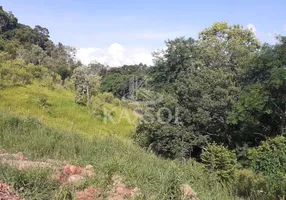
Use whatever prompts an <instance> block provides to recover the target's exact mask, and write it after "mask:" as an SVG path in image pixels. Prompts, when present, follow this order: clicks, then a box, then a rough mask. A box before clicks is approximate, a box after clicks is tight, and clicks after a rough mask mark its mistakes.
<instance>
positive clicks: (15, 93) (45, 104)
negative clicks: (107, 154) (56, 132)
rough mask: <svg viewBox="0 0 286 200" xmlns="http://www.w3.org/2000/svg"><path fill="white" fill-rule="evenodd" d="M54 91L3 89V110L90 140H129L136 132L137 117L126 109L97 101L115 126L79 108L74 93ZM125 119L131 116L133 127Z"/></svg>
mask: <svg viewBox="0 0 286 200" xmlns="http://www.w3.org/2000/svg"><path fill="white" fill-rule="evenodd" d="M54 87H55V88H53V89H52V90H51V89H49V88H47V87H44V86H41V84H40V83H34V84H32V85H27V86H25V87H14V88H7V89H4V90H2V91H1V93H0V94H1V95H0V107H1V108H4V109H7V110H9V111H10V112H12V113H17V114H21V115H27V116H31V117H35V118H39V120H40V121H41V122H43V123H44V124H46V125H48V126H51V127H55V128H58V129H62V130H68V131H74V132H78V133H82V134H85V135H88V136H90V137H97V136H102V135H117V136H121V137H126V136H130V135H131V133H132V132H134V131H135V123H136V119H137V118H138V117H137V115H136V114H135V113H133V111H132V110H130V109H128V108H127V107H124V106H120V105H119V104H117V105H115V104H112V102H111V103H107V102H104V99H98V101H97V103H98V104H100V105H101V106H102V107H104V108H106V113H107V114H109V113H110V112H111V111H113V112H115V113H114V114H113V115H112V118H113V120H114V123H113V121H111V120H109V118H108V116H106V120H105V116H101V115H99V114H98V115H95V114H93V113H92V112H93V111H92V110H91V109H89V108H88V107H85V106H81V105H78V104H76V103H75V100H74V99H75V94H74V93H73V92H71V91H69V90H67V89H64V88H63V87H61V86H54ZM112 100H113V99H112ZM126 116H129V118H130V119H132V120H133V121H134V123H133V124H132V123H129V122H128V118H126ZM119 121H120V123H118V122H119Z"/></svg>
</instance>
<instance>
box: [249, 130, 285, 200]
mask: <svg viewBox="0 0 286 200" xmlns="http://www.w3.org/2000/svg"><path fill="white" fill-rule="evenodd" d="M248 159H249V160H250V167H251V168H252V169H253V170H254V171H255V172H261V173H263V174H264V175H265V176H266V177H267V181H268V184H269V187H270V190H271V192H272V193H273V194H274V195H275V196H276V197H282V196H285V195H286V184H285V183H286V138H285V137H282V136H279V137H276V138H273V139H270V140H268V141H265V142H262V144H261V145H260V146H258V147H257V148H252V149H249V151H248Z"/></svg>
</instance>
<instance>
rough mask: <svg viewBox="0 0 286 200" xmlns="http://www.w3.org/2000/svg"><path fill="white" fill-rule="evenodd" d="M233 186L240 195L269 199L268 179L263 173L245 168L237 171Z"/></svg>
mask: <svg viewBox="0 0 286 200" xmlns="http://www.w3.org/2000/svg"><path fill="white" fill-rule="evenodd" d="M233 186H234V187H235V188H234V190H235V191H236V193H237V195H238V196H241V197H245V198H247V197H250V198H251V199H261V200H262V199H269V196H268V195H267V193H266V191H267V190H268V189H267V181H266V179H265V177H264V176H263V175H262V174H256V173H254V172H253V171H251V170H248V169H243V170H236V171H235V181H234V184H233Z"/></svg>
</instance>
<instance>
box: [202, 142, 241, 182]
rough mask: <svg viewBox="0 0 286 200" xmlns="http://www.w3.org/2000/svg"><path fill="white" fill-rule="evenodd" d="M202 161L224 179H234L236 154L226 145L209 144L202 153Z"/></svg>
mask: <svg viewBox="0 0 286 200" xmlns="http://www.w3.org/2000/svg"><path fill="white" fill-rule="evenodd" d="M201 158H202V162H203V163H204V164H205V166H206V167H207V168H208V169H209V170H211V171H212V172H214V173H216V174H217V175H218V176H219V177H220V178H221V179H222V180H224V181H230V180H232V179H233V176H234V171H235V165H236V155H235V153H234V152H233V151H229V150H228V149H227V148H226V147H224V146H222V145H217V144H209V145H208V146H207V148H206V149H205V150H204V151H203V153H202V156H201Z"/></svg>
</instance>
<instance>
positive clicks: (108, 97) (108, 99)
mask: <svg viewBox="0 0 286 200" xmlns="http://www.w3.org/2000/svg"><path fill="white" fill-rule="evenodd" d="M99 98H100V99H101V100H102V101H104V102H105V103H112V101H113V99H114V97H113V94H112V93H107V92H104V93H102V94H100V95H99Z"/></svg>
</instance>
